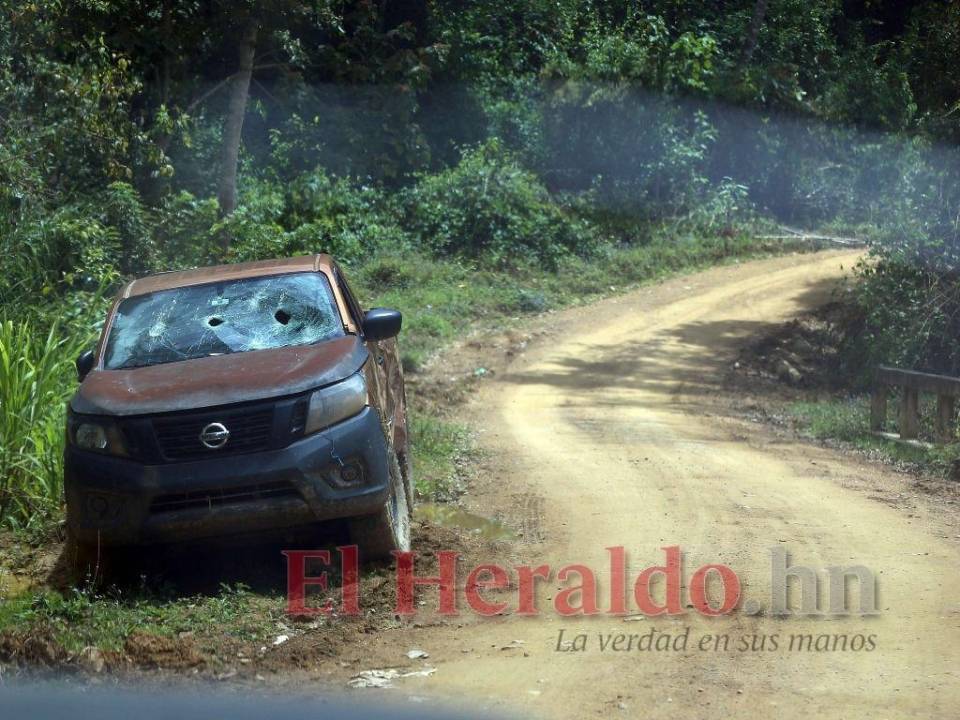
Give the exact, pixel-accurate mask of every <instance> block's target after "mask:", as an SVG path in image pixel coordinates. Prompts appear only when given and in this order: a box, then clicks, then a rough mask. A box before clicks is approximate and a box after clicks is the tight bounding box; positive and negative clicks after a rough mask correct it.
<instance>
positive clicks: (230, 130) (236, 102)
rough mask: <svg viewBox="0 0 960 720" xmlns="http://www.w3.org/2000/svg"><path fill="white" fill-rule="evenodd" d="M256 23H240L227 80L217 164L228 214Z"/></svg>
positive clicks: (224, 212)
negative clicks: (233, 69)
mask: <svg viewBox="0 0 960 720" xmlns="http://www.w3.org/2000/svg"><path fill="white" fill-rule="evenodd" d="M258 31H259V23H258V22H257V20H256V19H255V18H250V19H249V20H247V22H246V23H245V24H244V25H243V28H242V31H241V34H240V42H239V43H238V46H237V60H238V62H237V65H238V69H237V72H236V73H235V74H234V75H233V79H232V81H231V82H230V101H229V103H228V105H227V117H226V119H225V120H224V123H223V151H222V154H221V164H220V189H219V192H218V194H217V199H218V200H219V201H220V213H221V215H230V214H231V213H232V212H233V211H234V210H235V209H236V207H237V163H238V162H239V159H240V138H241V133H242V132H243V119H244V117H245V116H246V113H247V98H248V97H249V96H250V79H251V77H252V76H253V59H254V56H255V54H256V49H257V33H258ZM225 249H226V248H225Z"/></svg>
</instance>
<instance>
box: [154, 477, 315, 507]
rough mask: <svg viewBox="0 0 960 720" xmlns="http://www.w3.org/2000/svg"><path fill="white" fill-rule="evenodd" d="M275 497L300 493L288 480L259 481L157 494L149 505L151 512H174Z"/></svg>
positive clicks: (292, 495) (294, 495)
mask: <svg viewBox="0 0 960 720" xmlns="http://www.w3.org/2000/svg"><path fill="white" fill-rule="evenodd" d="M277 497H297V498H299V497H300V493H298V492H297V491H296V489H295V488H294V487H293V486H292V485H291V484H290V483H288V482H286V481H284V480H280V481H277V482H269V483H259V484H257V485H246V486H244V487H231V488H215V489H213V490H195V491H191V492H184V493H171V494H169V495H158V496H157V497H156V498H154V500H153V502H152V503H151V505H150V512H151V513H165V512H176V511H177V510H189V509H196V508H213V507H217V506H219V505H234V504H237V503H245V502H254V501H256V500H267V499H269V498H277Z"/></svg>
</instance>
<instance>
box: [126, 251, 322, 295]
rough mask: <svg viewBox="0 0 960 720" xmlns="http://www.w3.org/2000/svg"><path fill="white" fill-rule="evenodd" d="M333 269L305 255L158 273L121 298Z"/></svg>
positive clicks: (137, 282) (131, 285)
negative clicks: (207, 284)
mask: <svg viewBox="0 0 960 720" xmlns="http://www.w3.org/2000/svg"><path fill="white" fill-rule="evenodd" d="M332 269H333V258H331V257H330V256H329V255H325V254H319V255H304V256H302V257H293V258H283V259H279V260H257V261H255V262H245V263H235V264H233V265H214V266H212V267H202V268H194V269H193V270H181V271H178V272H165V273H157V274H155V275H148V276H147V277H144V278H139V279H137V280H131V281H130V282H129V283H127V284H126V285H125V286H124V288H123V290H122V291H121V292H120V296H121V297H124V298H128V297H133V296H135V295H147V294H149V293H152V292H157V291H158V290H170V289H172V288H178V287H186V286H188V285H204V284H206V283H212V282H220V281H223V280H240V279H242V278H250V277H263V276H265V275H283V274H285V273H292V272H317V271H320V270H322V271H325V272H330V271H332Z"/></svg>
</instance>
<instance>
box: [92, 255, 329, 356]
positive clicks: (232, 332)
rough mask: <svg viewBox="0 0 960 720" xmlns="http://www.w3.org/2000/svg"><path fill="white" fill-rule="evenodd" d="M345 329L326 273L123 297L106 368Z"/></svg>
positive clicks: (303, 340) (312, 339) (279, 343)
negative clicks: (324, 274)
mask: <svg viewBox="0 0 960 720" xmlns="http://www.w3.org/2000/svg"><path fill="white" fill-rule="evenodd" d="M343 333H344V330H343V324H342V321H341V318H340V313H339V311H338V310H337V306H336V304H335V302H334V299H333V292H332V290H331V289H330V284H329V282H328V281H327V279H326V277H325V276H323V275H322V274H320V273H312V272H309V273H292V274H289V275H276V276H271V277H259V278H244V279H241V280H231V281H227V282H219V283H211V284H209V285H195V286H192V287H182V288H175V289H172V290H162V291H159V292H155V293H150V294H148V295H142V296H135V297H130V298H127V299H126V300H123V301H122V302H121V303H120V306H119V307H118V308H117V314H116V317H115V318H114V321H113V326H112V327H111V329H110V336H109V338H108V339H107V348H106V362H105V367H106V368H107V369H110V370H117V369H121V368H130V367H141V366H144V365H158V364H160V363H169V362H177V361H179V360H190V359H192V358H200V357H207V356H210V355H227V354H230V353H236V352H246V351H249V350H265V349H269V348H279V347H287V346H289V345H309V344H312V343H317V342H321V341H323V340H328V339H330V338H333V337H336V336H339V335H343Z"/></svg>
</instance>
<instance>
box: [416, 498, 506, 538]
mask: <svg viewBox="0 0 960 720" xmlns="http://www.w3.org/2000/svg"><path fill="white" fill-rule="evenodd" d="M413 517H414V518H415V519H416V520H422V521H423V522H428V523H431V524H433V525H439V526H440V527H446V528H456V529H458V530H466V531H467V532H469V533H473V534H474V535H479V536H480V537H483V538H486V539H487V540H512V539H514V538H515V537H516V534H515V533H514V532H513V531H512V530H510V528H508V527H506V526H505V525H503V524H501V523H499V522H497V521H496V520H491V519H490V518H485V517H483V516H482V515H476V514H474V513H471V512H467V511H466V510H464V509H463V508H458V507H455V506H453V505H440V504H438V503H422V504H420V505H417V506H416V507H415V508H414V509H413Z"/></svg>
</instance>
